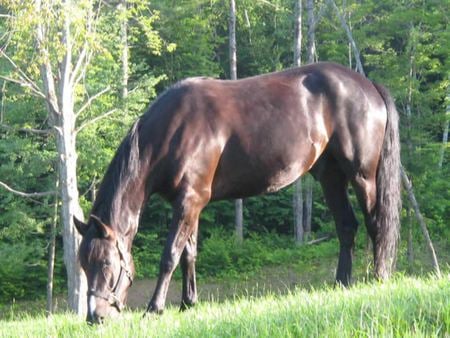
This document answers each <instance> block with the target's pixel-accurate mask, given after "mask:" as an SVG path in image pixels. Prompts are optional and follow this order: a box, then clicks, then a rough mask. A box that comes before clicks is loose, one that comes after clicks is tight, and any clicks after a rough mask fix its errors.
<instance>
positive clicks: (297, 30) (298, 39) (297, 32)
mask: <svg viewBox="0 0 450 338" xmlns="http://www.w3.org/2000/svg"><path fill="white" fill-rule="evenodd" d="M302 7H303V6H302V0H297V1H296V2H295V10H294V13H295V14H294V15H295V18H294V22H295V25H294V36H295V38H294V66H296V67H299V66H300V65H301V55H302V37H303V36H302V10H303V8H302ZM292 205H293V212H294V236H295V243H297V244H302V243H303V233H304V231H303V191H302V178H299V179H298V180H297V181H296V182H295V183H294V195H293V197H292Z"/></svg>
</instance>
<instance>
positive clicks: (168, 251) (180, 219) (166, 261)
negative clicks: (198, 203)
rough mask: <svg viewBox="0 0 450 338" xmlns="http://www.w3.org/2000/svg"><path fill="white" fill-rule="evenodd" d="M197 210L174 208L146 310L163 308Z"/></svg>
mask: <svg viewBox="0 0 450 338" xmlns="http://www.w3.org/2000/svg"><path fill="white" fill-rule="evenodd" d="M197 223H198V212H195V211H194V210H192V208H188V209H185V208H179V209H178V210H175V212H174V217H173V219H172V224H171V227H170V231H169V235H168V237H167V242H166V245H165V247H164V251H163V255H162V257H161V263H160V267H159V277H158V282H157V284H156V288H155V292H154V293H153V296H152V299H151V300H150V303H149V304H148V307H147V312H153V313H162V312H163V310H164V306H165V302H166V296H167V290H168V288H169V283H170V279H171V277H172V274H173V272H174V270H175V268H176V267H177V265H178V262H179V261H180V257H181V254H182V252H183V250H184V248H185V247H186V243H187V242H188V239H189V238H190V237H191V236H192V234H193V233H194V232H195V229H196V227H197Z"/></svg>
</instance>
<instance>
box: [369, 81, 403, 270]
mask: <svg viewBox="0 0 450 338" xmlns="http://www.w3.org/2000/svg"><path fill="white" fill-rule="evenodd" d="M374 85H375V88H376V89H377V90H378V92H379V93H380V95H381V96H382V98H383V100H384V102H385V104H386V109H387V123H386V131H385V134H384V142H383V149H382V151H381V157H380V161H379V163H378V172H377V205H376V222H377V229H378V235H377V238H376V243H375V274H376V276H377V277H378V278H381V279H385V278H387V277H389V275H390V274H391V272H393V271H394V269H395V262H396V254H397V244H398V240H399V234H400V209H401V205H402V200H401V191H400V189H401V181H400V165H401V162H400V137H399V130H398V120H399V117H398V113H397V109H396V108H395V103H394V100H393V98H392V96H391V94H390V93H389V92H388V90H387V89H386V88H384V87H383V86H380V85H378V84H375V83H374Z"/></svg>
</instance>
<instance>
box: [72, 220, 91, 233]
mask: <svg viewBox="0 0 450 338" xmlns="http://www.w3.org/2000/svg"><path fill="white" fill-rule="evenodd" d="M73 223H74V224H75V228H77V230H78V232H79V233H80V235H81V236H84V235H85V234H86V232H87V230H88V229H89V226H88V225H87V224H86V223H84V222H82V221H80V220H79V219H78V218H76V217H75V216H73Z"/></svg>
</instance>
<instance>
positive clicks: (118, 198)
mask: <svg viewBox="0 0 450 338" xmlns="http://www.w3.org/2000/svg"><path fill="white" fill-rule="evenodd" d="M146 197H147V196H146V192H145V180H142V179H139V180H133V181H129V182H122V183H121V185H119V186H118V187H117V188H116V189H115V191H114V192H113V193H112V194H111V195H109V196H106V200H104V201H103V203H99V204H98V205H96V207H95V208H94V209H93V210H92V214H94V215H96V216H98V217H100V218H101V219H102V220H103V221H104V222H105V223H106V224H108V225H109V226H110V227H111V228H112V229H113V230H114V231H116V233H117V234H118V235H120V236H122V238H123V239H124V241H125V244H126V246H127V249H130V248H131V242H132V240H133V238H134V236H135V234H136V232H137V228H138V225H139V219H140V215H141V211H142V208H143V205H144V202H145V200H146Z"/></svg>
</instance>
